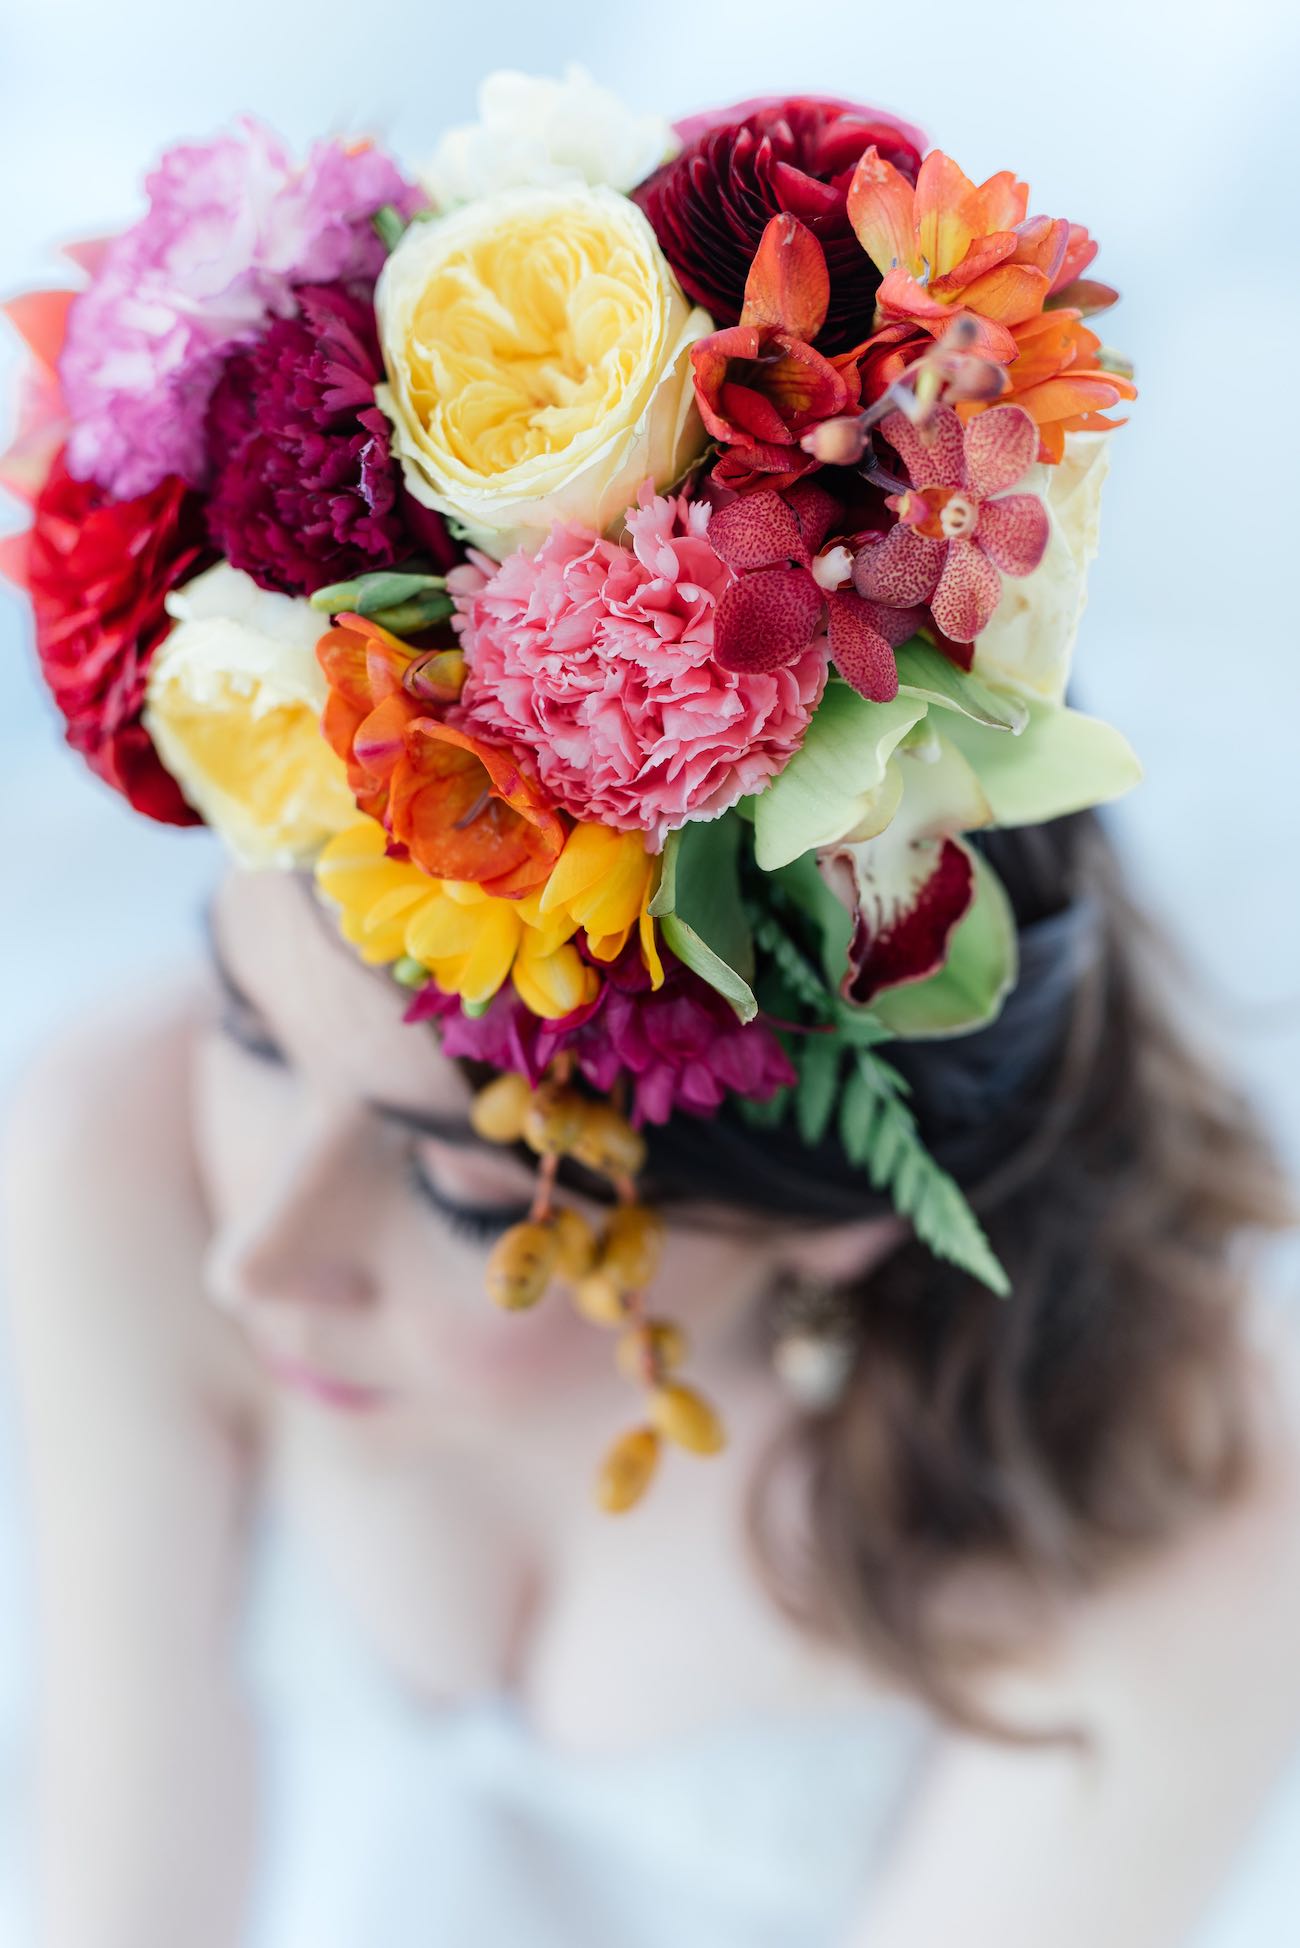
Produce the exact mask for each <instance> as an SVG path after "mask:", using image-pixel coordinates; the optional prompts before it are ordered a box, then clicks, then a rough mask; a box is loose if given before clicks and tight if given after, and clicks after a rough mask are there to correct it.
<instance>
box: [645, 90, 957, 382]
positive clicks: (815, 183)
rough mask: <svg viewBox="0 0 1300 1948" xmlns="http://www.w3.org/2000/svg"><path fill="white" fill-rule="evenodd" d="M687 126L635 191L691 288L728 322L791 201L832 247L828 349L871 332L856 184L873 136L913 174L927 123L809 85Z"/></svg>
mask: <svg viewBox="0 0 1300 1948" xmlns="http://www.w3.org/2000/svg"><path fill="white" fill-rule="evenodd" d="M677 132H678V134H679V135H680V136H681V138H682V141H683V147H682V150H681V153H680V154H679V155H677V156H675V157H674V158H673V160H672V161H671V162H666V163H665V164H664V165H663V167H662V168H661V169H657V170H656V171H655V173H654V175H653V176H651V177H649V178H648V179H647V180H646V181H645V182H644V183H642V185H641V187H640V188H639V189H638V190H636V191H634V199H635V201H636V202H638V203H639V204H640V205H641V208H642V209H643V210H644V211H645V213H646V215H647V216H648V217H649V219H650V222H651V224H652V225H653V227H654V231H655V235H656V236H657V237H658V239H659V244H660V247H661V249H662V250H663V253H664V255H665V257H667V259H668V261H669V263H670V264H671V265H672V267H673V269H674V271H675V272H676V273H677V276H678V279H679V280H680V282H681V285H682V288H683V290H684V291H686V292H687V294H688V295H689V296H690V297H692V298H694V299H695V301H696V303H697V304H702V305H703V306H704V307H705V309H706V310H707V311H709V312H711V313H712V315H713V318H714V319H715V321H716V322H717V323H718V324H719V325H734V324H735V323H736V322H737V321H738V319H739V317H740V313H741V307H742V306H743V304H744V301H745V279H746V277H747V276H748V274H749V267H750V265H751V264H752V262H753V261H754V254H755V252H756V251H757V249H758V246H759V242H760V240H761V238H762V235H763V231H764V230H765V229H766V227H767V225H768V223H769V222H770V220H771V219H772V218H773V217H774V216H779V215H780V214H781V213H782V211H788V212H789V213H790V214H791V215H792V216H796V217H798V219H799V221H800V222H801V223H803V224H806V226H807V227H808V229H809V230H811V231H812V233H813V235H814V236H815V237H816V238H817V241H818V242H819V243H820V244H821V246H822V249H823V250H824V251H825V253H826V264H827V268H828V270H829V272H830V285H831V295H830V308H829V310H828V312H827V316H826V322H825V324H824V325H823V327H822V330H821V332H820V334H819V336H818V340H817V344H818V349H819V350H821V351H823V352H842V351H847V350H849V349H850V347H852V346H853V345H856V344H858V343H859V342H860V341H861V340H862V339H864V338H865V337H867V335H868V333H869V332H870V330H871V320H872V314H873V312H874V310H875V303H876V291H877V288H878V286H879V284H880V273H879V271H878V270H877V269H876V267H875V265H874V264H873V263H872V262H871V259H870V258H869V257H868V256H867V253H866V252H865V251H864V250H863V248H862V245H861V244H860V243H859V242H858V239H857V237H856V236H855V235H854V233H853V226H852V225H851V224H850V222H849V218H848V209H847V200H848V190H849V182H850V180H851V178H852V175H853V170H854V167H855V165H856V164H857V161H858V159H859V157H860V156H861V155H862V153H863V151H864V150H866V149H868V148H870V147H871V146H872V144H873V143H874V144H875V146H876V148H877V149H878V150H879V152H880V154H881V155H882V156H885V157H887V158H888V160H889V161H890V162H891V163H893V165H894V167H895V168H896V169H898V170H900V171H901V173H902V174H903V175H904V176H905V177H906V178H907V180H908V181H909V182H915V181H916V175H917V171H918V170H919V168H920V166H921V152H922V150H923V148H924V147H925V138H924V136H923V135H922V134H921V132H920V130H919V129H914V128H911V127H909V126H908V124H907V123H905V122H900V121H897V120H896V119H895V118H894V117H893V116H892V115H887V114H885V113H884V112H883V111H882V110H880V109H877V108H858V107H855V106H854V105H853V104H852V103H851V102H841V101H831V100H826V99H823V98H820V97H817V96H811V95H808V96H793V97H791V98H790V99H788V100H782V99H780V98H774V99H771V100H766V101H750V102H741V103H738V104H737V106H736V107H734V108H729V109H721V110H718V111H716V112H715V113H713V114H710V115H701V116H696V117H694V118H693V119H692V120H691V121H688V122H683V123H680V124H679V125H678V131H677Z"/></svg>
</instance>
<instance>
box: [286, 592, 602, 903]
mask: <svg viewBox="0 0 1300 1948" xmlns="http://www.w3.org/2000/svg"><path fill="white" fill-rule="evenodd" d="M316 655H317V659H318V661H319V663H320V666H321V668H322V670H323V671H324V672H325V680H326V682H327V684H328V685H329V698H328V701H327V703H326V706H325V711H324V715H323V717H322V720H321V727H322V729H323V730H324V733H325V736H326V738H327V739H328V740H329V742H330V744H331V745H332V746H333V748H334V749H335V750H336V751H337V752H338V754H339V756H340V757H341V758H342V759H343V761H344V763H345V764H346V765H347V769H348V783H349V785H350V786H351V788H352V792H353V796H354V797H355V798H356V801H357V805H358V807H359V809H360V810H362V811H363V812H366V813H368V814H369V816H370V817H372V818H377V819H379V820H380V822H381V823H382V824H383V826H384V827H385V829H386V830H387V832H388V833H389V835H390V838H391V840H392V841H393V842H394V845H395V847H396V848H398V849H399V850H400V852H401V853H402V854H404V855H405V856H407V857H409V858H410V859H411V860H413V861H414V863H415V864H416V865H417V866H419V867H421V868H422V869H423V870H424V871H425V872H427V873H430V874H431V875H432V876H433V877H434V878H436V879H454V880H466V881H469V882H471V883H473V884H475V885H478V886H481V887H482V888H483V890H484V891H485V892H488V893H491V894H494V895H496V896H497V897H499V898H516V897H518V896H520V895H522V894H524V893H528V892H530V891H532V890H533V889H534V888H535V887H538V886H540V885H541V884H542V883H543V882H544V881H545V880H546V878H547V876H548V875H549V873H550V870H551V867H552V866H553V865H554V863H555V861H556V860H557V859H558V857H559V855H560V852H561V851H562V849H563V846H564V841H565V838H566V836H567V831H568V828H567V826H566V825H565V824H564V822H563V821H562V820H561V818H560V817H559V815H558V814H557V813H556V812H555V811H554V810H552V808H551V806H550V805H549V804H547V802H546V800H545V799H544V798H543V797H542V795H541V793H540V792H539V790H538V789H537V787H536V786H535V785H534V784H533V782H532V780H531V779H530V778H527V777H526V776H525V775H524V774H523V772H521V771H520V769H519V766H518V765H517V764H516V762H515V760H514V758H513V757H512V756H511V754H510V752H509V751H506V750H504V749H503V748H502V747H501V746H499V745H494V744H487V743H484V742H483V741H482V740H481V739H479V738H476V737H470V736H468V735H467V734H466V733H465V732H464V731H461V730H457V729H456V728H455V727H454V726H453V725H451V724H445V723H443V722H441V720H440V719H438V718H436V717H433V716H431V715H430V714H429V706H428V700H427V699H426V698H422V697H421V696H420V695H419V694H418V692H419V673H420V665H421V660H422V659H421V658H420V657H419V656H418V655H415V654H413V653H412V652H411V651H410V650H409V649H408V648H407V647H406V645H405V644H403V643H401V642H399V641H398V640H397V638H396V637H395V636H390V635H389V634H388V632H387V630H385V629H381V628H380V627H379V625H378V624H377V623H373V622H368V621H367V620H366V619H365V618H364V617H363V616H357V615H345V616H340V617H339V618H338V621H337V623H336V624H335V627H334V628H333V629H330V630H327V631H326V633H325V635H324V636H323V637H322V638H321V641H320V643H319V644H318V645H317V650H316Z"/></svg>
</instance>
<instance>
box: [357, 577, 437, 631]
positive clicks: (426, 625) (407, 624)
mask: <svg viewBox="0 0 1300 1948" xmlns="http://www.w3.org/2000/svg"><path fill="white" fill-rule="evenodd" d="M455 606H456V605H455V603H454V602H453V601H452V599H451V597H450V596H449V595H444V594H443V593H442V592H441V590H439V589H430V590H429V591H428V593H427V594H425V595H417V596H416V597H414V599H413V600H412V601H410V602H398V603H396V604H395V605H394V606H393V607H392V608H391V609H372V610H369V611H368V612H367V613H368V614H369V616H370V620H371V621H372V622H377V623H378V624H379V626H380V628H381V629H387V630H388V631H389V633H390V634H391V635H394V636H418V635H419V633H420V631H421V630H422V629H432V628H433V627H434V625H435V624H436V623H439V622H445V621H446V620H447V617H448V616H449V615H451V614H453V613H454V610H455Z"/></svg>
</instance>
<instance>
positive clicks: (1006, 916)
mask: <svg viewBox="0 0 1300 1948" xmlns="http://www.w3.org/2000/svg"><path fill="white" fill-rule="evenodd" d="M971 858H972V859H973V861H974V865H975V898H974V901H973V903H972V905H971V907H970V910H969V912H968V913H967V914H966V915H965V917H964V918H963V919H962V920H961V921H960V922H959V923H958V925H957V926H956V928H955V929H954V930H953V935H952V939H951V941H950V942H949V946H948V958H947V960H946V961H945V962H944V964H943V966H942V967H941V968H940V969H939V972H938V973H937V974H932V975H931V976H930V977H929V979H928V980H925V981H915V982H911V983H908V984H907V985H906V986H903V987H895V988H886V989H885V990H884V991H883V993H880V994H878V995H876V997H875V999H874V1000H873V1002H872V1004H871V1005H872V1009H873V1011H874V1012H875V1013H876V1014H877V1015H878V1016H879V1018H880V1020H881V1021H882V1022H884V1023H885V1025H886V1027H887V1028H889V1029H890V1030H891V1031H892V1032H893V1033H894V1034H895V1035H898V1036H901V1037H903V1038H905V1039H907V1040H910V1041H918V1040H922V1039H929V1038H937V1037H939V1036H943V1035H967V1034H969V1033H970V1032H971V1031H972V1030H973V1029H976V1028H983V1027H984V1026H985V1025H986V1024H987V1023H988V1022H990V1021H993V1020H995V1019H996V1017H997V1016H998V1015H999V1014H1000V1013H1001V1010H1002V1003H1003V1002H1004V1001H1005V1000H1006V998H1007V995H1008V994H1009V993H1010V991H1011V989H1012V987H1013V986H1014V984H1015V979H1016V974H1017V961H1018V955H1017V948H1016V922H1015V915H1014V914H1013V913H1012V911H1011V902H1010V900H1009V899H1008V898H1007V895H1006V892H1005V890H1004V888H1003V885H1002V882H1001V880H1000V879H999V878H998V876H997V874H996V873H995V872H994V870H993V868H992V867H991V866H990V865H989V863H988V861H987V860H986V859H984V858H982V857H981V856H980V854H979V853H976V852H972V854H971Z"/></svg>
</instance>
